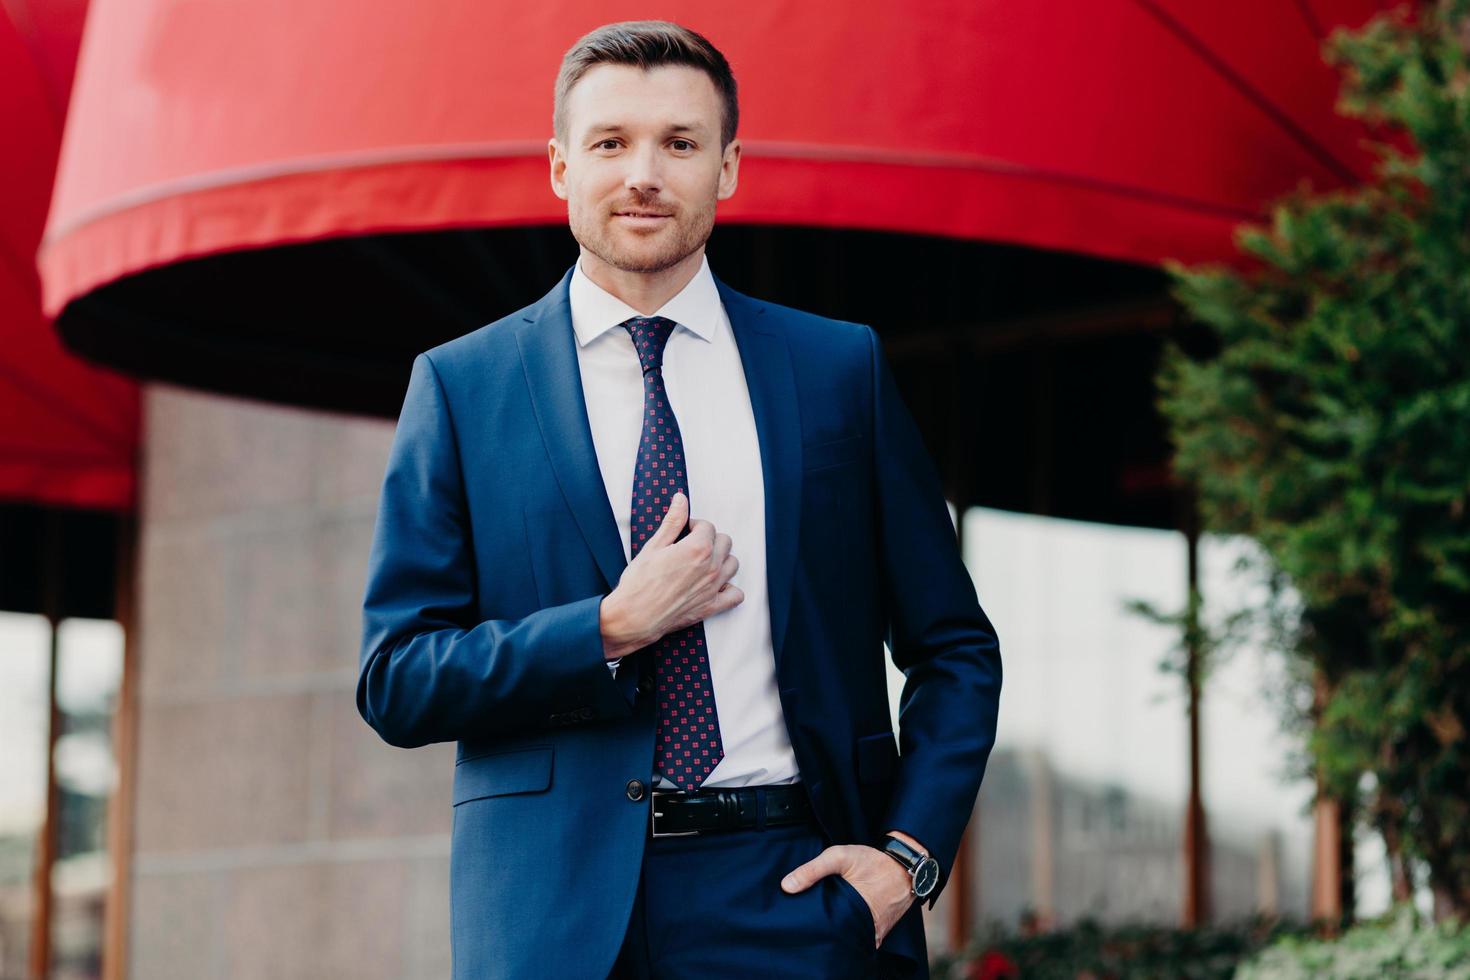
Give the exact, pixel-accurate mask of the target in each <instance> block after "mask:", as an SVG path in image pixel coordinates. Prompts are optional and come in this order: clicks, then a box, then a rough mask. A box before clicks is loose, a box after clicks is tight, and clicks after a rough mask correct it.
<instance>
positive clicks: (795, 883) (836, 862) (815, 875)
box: [781, 845, 845, 894]
mask: <svg viewBox="0 0 1470 980" xmlns="http://www.w3.org/2000/svg"><path fill="white" fill-rule="evenodd" d="M844 863H845V859H844V857H843V849H842V846H841V845H833V846H832V847H829V848H827V849H826V850H824V851H822V853H821V854H818V855H817V856H816V857H814V858H812V859H811V860H810V861H808V862H807V863H806V864H803V865H801V866H800V867H798V868H796V869H794V870H793V871H792V872H791V873H790V874H788V875H787V876H786V877H785V878H782V879H781V890H782V891H784V892H786V893H787V894H795V893H796V892H800V891H805V890H806V889H808V888H810V887H811V886H812V885H813V884H814V883H815V882H817V881H819V880H821V879H822V878H825V877H827V876H828V875H833V874H841V873H842V868H843V865H844Z"/></svg>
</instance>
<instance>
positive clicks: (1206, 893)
mask: <svg viewBox="0 0 1470 980" xmlns="http://www.w3.org/2000/svg"><path fill="white" fill-rule="evenodd" d="M1184 525H1185V528H1184V534H1185V541H1186V544H1187V550H1188V556H1189V596H1190V597H1191V598H1192V597H1193V596H1194V594H1195V592H1196V591H1198V589H1199V520H1198V511H1197V509H1196V506H1195V501H1194V497H1193V493H1192V491H1191V492H1189V496H1188V498H1187V501H1186V504H1185V521H1184ZM1187 636H1188V649H1187V650H1186V651H1185V656H1186V657H1187V662H1186V666H1185V671H1186V675H1187V676H1186V680H1187V682H1188V684H1189V800H1188V802H1187V803H1186V810H1185V815H1184V915H1183V925H1184V927H1185V928H1186V929H1193V928H1197V927H1199V926H1201V925H1203V924H1204V923H1206V922H1208V921H1209V918H1210V866H1209V864H1210V840H1209V831H1208V828H1207V826H1206V823H1205V805H1204V797H1203V793H1202V790H1201V788H1200V668H1201V666H1202V665H1201V664H1200V651H1199V644H1198V641H1197V637H1196V631H1195V630H1194V629H1190V630H1189V632H1188V634H1187Z"/></svg>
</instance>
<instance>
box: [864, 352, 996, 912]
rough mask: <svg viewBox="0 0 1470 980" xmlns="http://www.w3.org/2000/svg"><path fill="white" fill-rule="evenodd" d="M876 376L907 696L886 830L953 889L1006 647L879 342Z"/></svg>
mask: <svg viewBox="0 0 1470 980" xmlns="http://www.w3.org/2000/svg"><path fill="white" fill-rule="evenodd" d="M866 329H867V332H868V342H869V345H870V355H871V371H872V387H871V389H870V390H871V391H872V398H873V402H872V409H873V421H872V424H873V451H874V463H875V473H876V476H875V481H876V482H875V486H876V490H877V492H876V500H875V507H876V509H877V522H878V532H877V533H878V542H877V544H878V559H879V566H880V573H881V579H882V589H883V601H884V606H885V614H886V617H887V623H888V627H887V641H888V647H889V651H890V653H891V655H892V657H893V662H894V665H895V666H897V667H898V668H899V669H900V670H901V671H903V673H904V677H905V678H906V679H905V681H904V684H903V690H902V693H901V694H900V695H899V715H898V717H899V754H900V764H899V767H898V775H897V777H896V780H895V783H894V789H893V796H892V801H891V803H890V805H889V808H888V811H887V813H886V814H885V815H884V823H883V826H882V827H881V828H880V829H879V833H884V832H887V831H889V830H901V831H903V832H904V833H906V834H909V835H910V836H912V837H913V838H915V839H916V840H918V841H919V843H920V844H922V845H924V847H925V848H927V849H928V851H929V853H930V854H931V855H933V857H934V858H935V860H937V861H938V862H939V866H940V878H939V883H938V885H937V886H936V887H935V889H934V891H933V892H932V893H931V894H930V898H929V907H930V908H933V907H934V901H935V899H937V898H938V897H939V893H940V891H942V890H943V888H944V885H945V884H946V883H947V882H948V880H949V874H950V869H951V867H952V866H953V864H954V860H955V853H956V852H957V851H958V849H959V843H960V838H961V836H962V835H963V833H964V830H965V825H966V823H968V822H969V819H970V814H971V811H972V810H973V809H974V805H975V796H976V794H977V793H978V792H979V790H980V781H981V778H982V777H983V776H984V774H985V764H986V761H987V760H988V759H989V757H990V749H991V747H992V746H993V745H994V744H995V729H996V717H997V709H998V706H999V701H1000V682H1001V663H1000V645H999V641H998V639H997V637H996V635H995V629H994V627H992V626H991V623H990V620H989V619H988V618H987V617H986V615H985V613H984V611H983V610H982V609H981V608H980V604H979V601H978V599H977V597H976V594H975V585H974V582H973V581H972V580H971V579H970V574H969V572H968V571H967V570H966V568H965V565H964V560H963V558H962V557H961V555H960V551H959V545H958V542H957V541H956V539H955V530H954V524H953V522H952V521H951V520H950V516H949V507H948V505H947V504H946V503H945V498H944V491H943V488H942V486H941V484H940V481H939V474H938V471H937V470H936V468H935V466H934V463H933V460H932V459H931V458H930V456H929V454H928V451H927V450H926V449H925V447H924V443H923V440H922V438H921V436H920V434H919V429H918V426H917V425H916V424H915V423H914V420H913V417H912V415H911V414H910V413H909V410H908V408H907V407H906V406H905V405H904V403H903V400H902V399H901V397H900V395H899V392H898V387H897V385H896V384H895V383H894V380H893V374H892V371H891V369H890V368H889V365H888V361H887V359H886V356H885V355H884V352H883V347H882V344H881V342H880V341H879V339H878V335H877V333H876V332H874V330H873V329H872V327H867V328H866Z"/></svg>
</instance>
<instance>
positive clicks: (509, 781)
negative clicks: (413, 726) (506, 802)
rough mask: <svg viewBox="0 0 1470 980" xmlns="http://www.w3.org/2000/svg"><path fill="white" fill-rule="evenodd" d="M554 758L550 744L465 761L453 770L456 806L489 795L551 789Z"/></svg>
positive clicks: (506, 794)
mask: <svg viewBox="0 0 1470 980" xmlns="http://www.w3.org/2000/svg"><path fill="white" fill-rule="evenodd" d="M551 759H552V747H551V746H550V745H536V746H532V747H531V748H528V749H512V750H510V751H507V752H492V753H490V754H489V755H477V756H473V757H471V758H468V759H462V760H460V762H459V763H457V764H456V765H455V767H454V797H453V798H454V805H455V806H459V805H460V804H461V803H466V802H468V801H470V800H481V799H484V798H485V797H487V796H509V795H510V794H512V793H538V792H542V791H544V790H546V789H548V788H550V786H551Z"/></svg>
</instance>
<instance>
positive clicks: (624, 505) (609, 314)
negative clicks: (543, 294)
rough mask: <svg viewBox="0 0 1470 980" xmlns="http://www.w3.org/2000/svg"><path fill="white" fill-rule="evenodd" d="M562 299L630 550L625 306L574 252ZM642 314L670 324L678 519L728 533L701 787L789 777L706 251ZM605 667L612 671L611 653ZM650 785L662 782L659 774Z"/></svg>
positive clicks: (731, 384)
mask: <svg viewBox="0 0 1470 980" xmlns="http://www.w3.org/2000/svg"><path fill="white" fill-rule="evenodd" d="M568 300H569V302H570V304H571V314H572V330H573V332H575V334H576V337H577V364H578V367H579V368H580V370H581V373H582V394H583V396H584V398H585V400H586V402H587V421H588V422H589V424H590V426H591V429H592V442H593V444H594V446H595V448H596V450H597V462H598V466H599V468H600V469H601V471H602V482H603V485H604V486H605V487H606V488H607V499H608V503H609V504H611V505H612V512H613V515H614V516H615V517H616V518H617V521H618V534H619V537H621V538H622V542H623V557H624V558H626V559H628V560H629V561H631V560H632V544H631V542H630V541H629V526H630V524H631V522H632V509H633V471H634V464H635V460H636V457H637V454H638V443H639V440H640V438H641V437H642V434H643V397H644V396H643V368H642V365H641V364H640V363H639V360H638V352H637V351H636V350H634V348H633V338H632V337H631V336H630V335H629V334H628V331H627V329H626V328H624V327H622V326H621V324H622V323H623V321H625V320H628V319H630V318H632V317H635V316H642V315H643V314H641V313H639V312H638V311H637V310H635V309H633V308H632V307H631V306H629V305H627V304H626V303H624V302H623V301H622V300H620V299H618V298H617V297H616V296H614V295H612V294H611V293H609V292H608V291H607V290H605V289H603V288H602V287H601V286H599V285H597V284H596V283H595V282H593V281H592V280H591V279H589V278H587V276H586V274H585V273H583V271H582V263H581V260H580V259H579V260H578V261H577V265H576V268H575V269H574V270H573V272H572V281H571V284H570V293H569V296H568ZM652 315H653V316H662V317H667V318H668V319H670V320H673V321H674V322H675V323H676V324H678V326H677V327H675V328H674V331H673V333H671V334H670V336H669V339H668V343H667V346H665V348H664V359H663V376H664V391H665V393H666V394H667V397H668V400H669V407H670V408H671V409H672V410H673V412H674V416H675V418H677V419H678V422H679V435H680V437H681V439H682V441H683V443H684V459H685V473H686V474H687V478H688V483H689V517H690V519H691V520H694V519H703V520H707V521H709V522H710V523H712V524H713V525H714V527H715V531H716V532H717V533H723V534H728V535H729V536H730V540H731V547H730V553H731V554H733V555H734V556H735V557H736V558H737V559H739V561H740V568H739V569H738V570H737V571H736V572H735V575H734V577H733V578H731V580H730V581H731V582H732V583H733V584H734V585H735V586H737V587H738V588H739V589H740V590H741V591H742V592H744V593H745V599H744V601H742V602H741V603H740V604H739V605H737V606H734V607H733V608H731V609H727V610H725V611H724V612H722V613H718V614H716V615H714V616H711V617H710V618H709V619H706V620H704V635H705V645H706V647H707V649H708V651H709V659H710V683H711V684H712V685H713V687H714V690H715V712H716V714H717V715H718V716H719V721H720V741H721V743H722V746H723V748H724V752H725V755H724V758H722V759H721V760H720V762H719V764H718V765H716V766H715V768H714V770H713V771H712V772H710V774H709V776H708V777H707V778H706V779H705V781H704V783H703V784H702V785H704V786H755V785H766V784H769V783H790V782H795V781H796V780H797V779H798V778H799V775H800V772H799V770H798V768H797V765H796V756H795V754H794V753H793V752H792V751H791V742H790V740H789V739H788V738H787V735H786V722H785V720H784V718H783V717H782V714H781V701H780V698H779V697H778V695H777V693H776V661H775V654H774V653H773V651H772V649H771V614H770V604H769V602H768V600H767V595H766V516H765V503H766V496H765V484H764V483H763V481H762V470H761V455H760V445H759V442H758V441H757V439H756V431H755V416H754V415H753V414H752V412H751V407H750V392H749V391H748V390H747V389H746V386H745V371H744V368H743V367H742V366H741V362H740V350H739V348H738V347H737V346H736V344H735V335H734V334H733V333H732V332H731V330H730V320H729V317H728V316H727V315H726V313H725V306H724V304H723V303H721V302H720V294H719V291H718V289H716V287H715V281H714V277H713V276H712V275H711V274H710V270H709V258H708V256H705V257H703V258H702V260H701V261H700V265H699V271H698V272H696V273H695V274H694V278H693V279H690V280H689V282H688V283H687V284H686V285H685V286H684V288H683V289H681V290H680V291H679V293H678V294H677V295H675V296H674V297H672V298H671V299H670V300H669V301H668V302H667V303H665V304H664V305H663V306H661V307H659V309H658V310H657V312H655V313H653V314H652ZM609 667H610V668H611V669H612V670H613V672H614V673H615V674H616V672H617V664H616V662H613V663H610V664H609ZM659 785H660V786H661V787H665V786H666V787H672V786H673V785H674V784H673V783H672V782H670V781H669V780H667V779H664V778H662V777H660V780H659Z"/></svg>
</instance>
